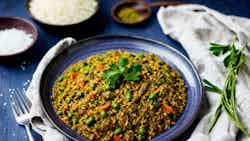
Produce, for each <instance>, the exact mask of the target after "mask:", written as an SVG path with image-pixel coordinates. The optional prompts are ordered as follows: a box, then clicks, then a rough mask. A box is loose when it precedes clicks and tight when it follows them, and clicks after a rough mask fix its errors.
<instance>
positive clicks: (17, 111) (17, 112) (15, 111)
mask: <svg viewBox="0 0 250 141" xmlns="http://www.w3.org/2000/svg"><path fill="white" fill-rule="evenodd" d="M13 97H14V96H13V95H11V96H10V105H11V109H12V112H13V114H14V116H15V118H16V117H17V116H18V115H20V114H21V109H20V108H19V107H18V106H17V105H16V100H15V99H14V98H13Z"/></svg>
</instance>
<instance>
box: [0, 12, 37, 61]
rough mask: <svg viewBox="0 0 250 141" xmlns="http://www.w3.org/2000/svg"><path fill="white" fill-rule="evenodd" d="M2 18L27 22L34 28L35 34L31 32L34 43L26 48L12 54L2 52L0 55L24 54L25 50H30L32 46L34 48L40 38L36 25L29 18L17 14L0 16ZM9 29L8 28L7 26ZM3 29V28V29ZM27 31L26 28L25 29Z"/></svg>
mask: <svg viewBox="0 0 250 141" xmlns="http://www.w3.org/2000/svg"><path fill="white" fill-rule="evenodd" d="M0 19H3V20H4V19H9V20H17V21H22V22H23V23H25V24H27V25H28V26H29V27H30V28H32V29H33V30H34V34H31V35H32V38H33V41H32V43H31V44H30V45H29V46H28V47H27V48H25V49H23V50H21V51H18V52H14V53H10V54H2V55H0V57H11V56H16V55H19V54H22V53H24V52H26V51H27V50H29V49H30V48H32V47H33V46H34V45H35V43H36V41H37V39H38V30H37V28H36V26H35V25H34V24H33V23H32V22H31V21H29V20H27V19H24V18H21V17H17V16H0ZM6 29H7V28H6ZM1 30H3V29H1ZM23 31H25V32H26V30H23Z"/></svg>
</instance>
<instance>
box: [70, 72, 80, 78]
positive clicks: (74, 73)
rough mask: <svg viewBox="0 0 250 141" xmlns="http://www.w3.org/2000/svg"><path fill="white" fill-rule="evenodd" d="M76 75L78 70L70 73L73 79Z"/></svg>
mask: <svg viewBox="0 0 250 141" xmlns="http://www.w3.org/2000/svg"><path fill="white" fill-rule="evenodd" d="M78 75H79V72H73V73H72V74H71V77H72V78H73V79H75V78H76V77H77V76H78Z"/></svg>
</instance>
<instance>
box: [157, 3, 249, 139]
mask: <svg viewBox="0 0 250 141" xmlns="http://www.w3.org/2000/svg"><path fill="white" fill-rule="evenodd" d="M157 18H158V21H159V24H160V26H161V28H162V31H163V32H164V33H165V34H166V35H169V36H170V37H172V38H173V39H175V40H177V41H178V42H180V43H181V44H182V46H183V47H184V48H185V50H186V51H187V53H188V54H189V57H190V59H191V60H192V61H193V63H194V65H195V66H196V68H197V69H198V71H199V74H200V76H201V78H202V79H208V80H209V81H211V82H212V83H214V84H216V85H218V86H220V87H221V88H222V87H223V84H224V81H225V74H226V69H225V67H224V65H223V63H222V57H220V58H217V57H215V56H213V55H212V54H211V53H210V51H209V43H210V42H218V43H225V44H228V43H229V42H230V40H232V38H233V36H234V35H235V34H237V36H238V37H239V44H241V45H242V44H243V43H244V42H246V41H248V47H247V48H246V49H245V51H244V53H245V55H246V61H245V64H244V66H243V67H242V69H241V72H240V74H239V76H238V83H237V89H236V93H237V94H236V97H237V103H238V106H239V112H240V113H239V114H240V116H241V118H242V121H243V122H244V123H245V125H246V126H247V127H248V128H250V52H249V51H250V44H249V43H250V20H249V19H246V18H241V17H236V16H228V15H223V14H221V13H219V12H217V11H215V10H212V9H209V8H207V7H205V6H202V5H195V4H188V5H180V6H169V7H167V8H164V7H161V8H160V9H159V11H158V13H157ZM205 93H206V94H205V95H206V97H207V99H208V103H209V107H205V109H202V110H203V111H204V110H208V112H207V113H206V114H205V115H202V119H201V121H200V122H199V124H198V125H197V127H196V129H195V131H194V132H193V133H192V135H191V137H190V139H188V141H235V140H236V136H237V133H238V131H239V130H238V129H237V128H236V126H235V125H234V124H233V122H232V121H231V120H230V119H229V117H228V116H227V115H226V113H222V115H221V117H220V118H219V120H218V121H217V124H216V125H215V127H214V129H213V130H212V132H211V133H208V124H209V121H210V118H211V117H212V116H213V114H214V111H215V109H216V107H217V105H218V103H219V100H220V96H218V95H216V94H212V93H209V92H205ZM238 140H242V141H250V138H247V137H243V138H241V139H238Z"/></svg>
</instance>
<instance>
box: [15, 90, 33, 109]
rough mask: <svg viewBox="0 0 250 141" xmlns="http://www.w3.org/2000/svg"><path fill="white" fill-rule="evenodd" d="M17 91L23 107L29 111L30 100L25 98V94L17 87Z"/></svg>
mask: <svg viewBox="0 0 250 141" xmlns="http://www.w3.org/2000/svg"><path fill="white" fill-rule="evenodd" d="M17 93H18V95H19V97H20V99H21V101H22V102H23V104H24V106H25V108H26V109H27V111H30V107H31V102H30V101H29V99H28V98H27V96H26V94H25V93H23V92H20V90H19V89H17Z"/></svg>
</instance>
